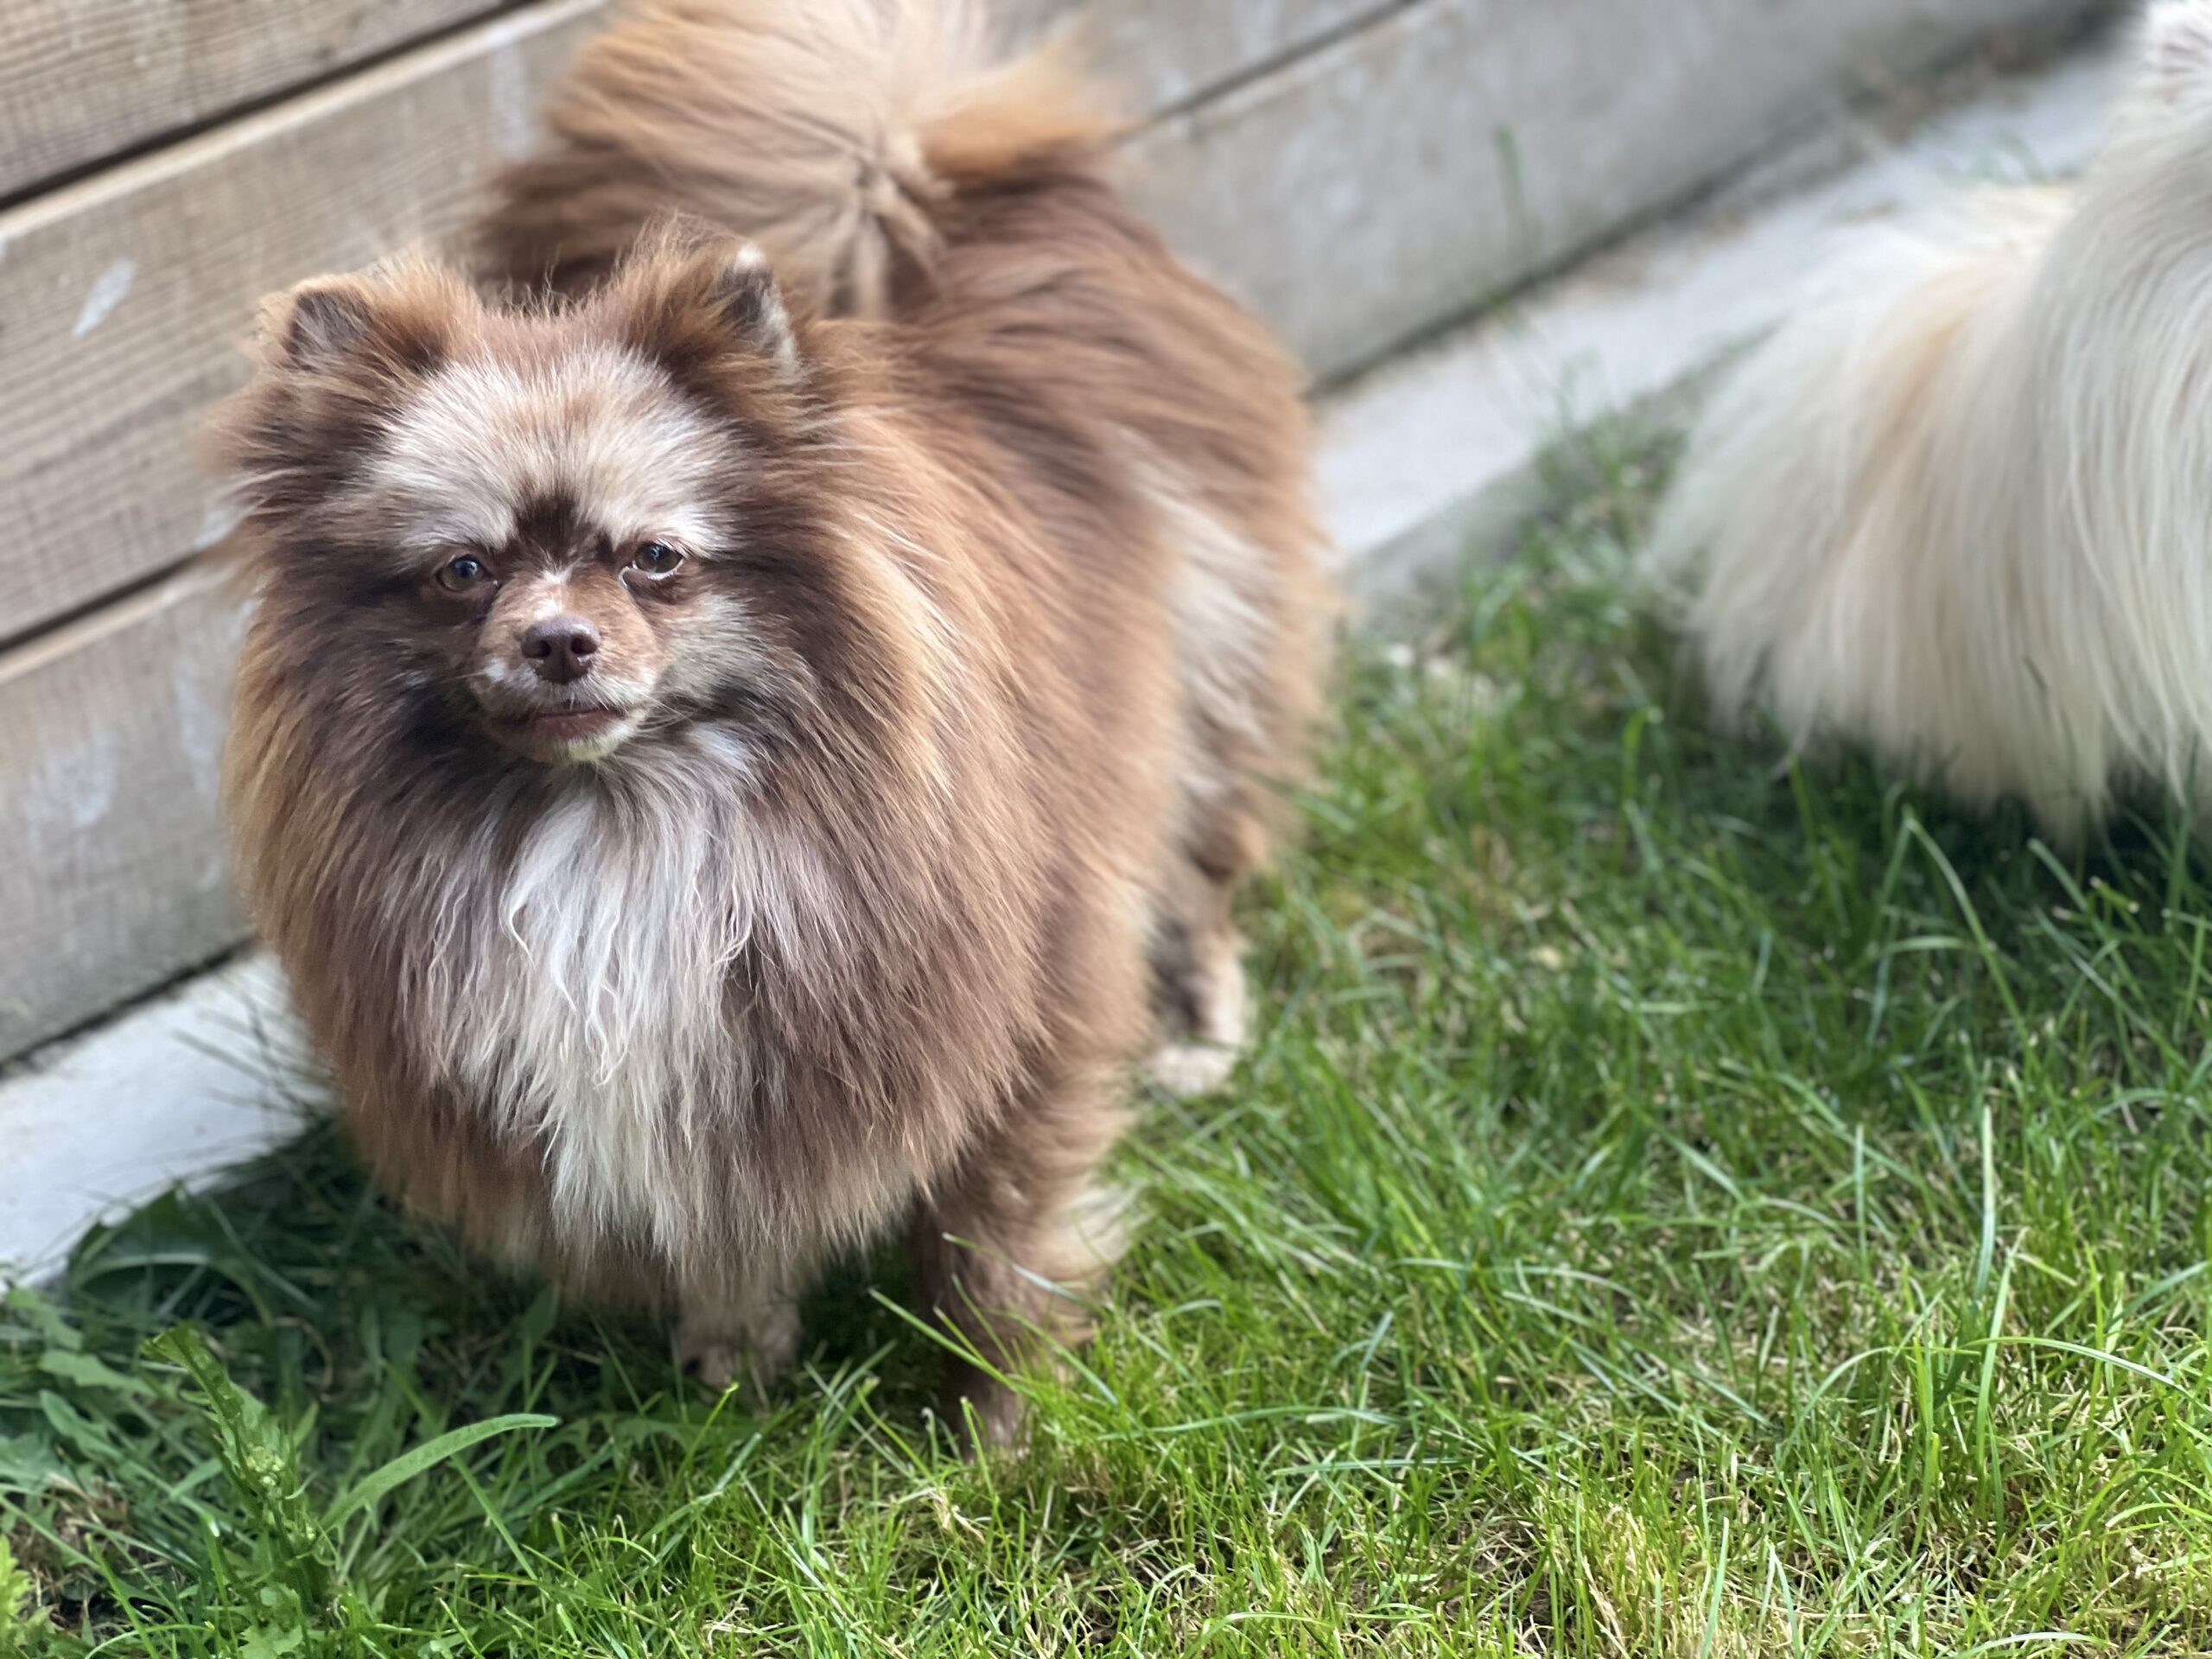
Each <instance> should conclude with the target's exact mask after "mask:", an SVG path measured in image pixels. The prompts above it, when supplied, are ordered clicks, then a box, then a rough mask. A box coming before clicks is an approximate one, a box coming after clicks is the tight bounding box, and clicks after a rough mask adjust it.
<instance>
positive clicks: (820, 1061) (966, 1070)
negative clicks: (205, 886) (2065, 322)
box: [223, 0, 1328, 1440]
mask: <svg viewBox="0 0 2212 1659" xmlns="http://www.w3.org/2000/svg"><path fill="white" fill-rule="evenodd" d="M1085 110H1086V105H1085V102H1084V98H1083V96H1082V93H1081V89H1080V88H1079V87H1077V86H1073V85H1071V83H1070V82H1069V81H1068V80H1067V79H1066V78H1065V76H1064V75H1062V74H1060V73H1057V72H1056V71H1055V69H1054V67H1053V66H1052V63H1051V62H1050V61H1046V60H1020V61H1015V62H1013V63H1010V64H995V63H994V62H992V61H991V60H989V59H988V58H987V57H985V56H983V55H982V53H981V50H980V46H979V39H978V26H977V24H976V18H975V16H974V14H973V10H972V9H971V8H970V7H969V6H967V5H965V4H963V3H961V0H639V3H637V4H635V5H633V6H632V8H631V9H630V10H628V12H627V13H626V15H625V16H622V17H621V18H620V20H619V21H618V22H616V24H615V26H614V28H613V29H612V31H611V32H609V33H608V34H607V35H605V36H603V37H601V39H600V40H598V41H595V42H594V44H593V45H592V46H591V47H590V48H588V49H587V51H586V52H585V54H584V55H583V57H582V60H580V62H579V63H578V65H577V67H576V69H575V73H574V74H573V75H572V76H571V77H570V79H569V81H568V83H567V85H566V86H564V87H563V90H562V91H561V92H559V93H558V94H557V95H556V99H555V100H554V104H553V107H552V109H551V111H550V126H551V128H552V131H553V142H552V143H551V144H550V146H549V147H548V148H547V149H545V150H544V151H543V153H542V154H541V155H540V156H537V158H535V159H534V160H531V161H529V162H525V163H524V164H523V165H521V166H520V167H518V168H516V169H515V170H514V171H513V172H512V173H511V174H510V175H508V176H507V177H506V178H505V180H504V181H502V184H501V186H500V188H499V194H498V198H497V201H496V204H495V206H494V207H493V210H492V212H491V213H489V214H488V216H487V217H486V219H485V221H484V222H483V223H482V225H481V226H480V227H479V228H480V238H479V240H480V246H481V249H482V251H483V256H484V259H485V262H486V267H487V269H486V270H485V271H483V272H481V273H480V277H482V279H483V281H482V284H481V286H480V285H478V284H476V283H471V282H470V281H469V280H468V279H467V278H466V277H463V276H462V275H461V274H460V273H457V272H454V271H451V270H445V269H442V268H441V267H439V266H436V265H435V264H429V263H427V262H424V261H421V260H415V261H403V262H400V263H397V264H393V265H391V266H390V267H387V268H386V269H385V270H382V271H379V272H377V273H372V274H371V275H368V276H364V277H326V278H322V279H320V280H317V281H315V282H311V283H307V284H305V285H304V286H302V287H301V288H299V289H296V290H294V291H293V292H292V293H290V294H289V295H286V296H281V297H280V298H278V299H277V300H276V301H275V302H272V304H271V306H270V309H269V313H268V318H267V327H266V330H265V337H264V341H263V343H262V347H261V353H260V366H259V372H258V373H257V376H256V377H255V378H254V380H253V382H252V384H251V385H249V386H248V387H247V388H246V389H245V391H242V392H241V393H240V394H239V395H238V399H237V401H236V402H235V404H233V406H232V409H231V410H230V411H229V415H228V418H227V420H226V423H225V427H224V438H223V453H224V456H225V459H226V461H227V463H228V465H229V467H231V468H232V471H233V473H234V474H235V475H236V477H237V479H238V487H239V490H240V493H241V495H242V498H243V500H244V503H245V506H246V509H247V512H248V517H247V519H246V523H245V561H246V564H247V569H248V570H249V571H250V573H251V580H252V582H253V586H254V590H255V593H256V594H257V607H256V610H255V613H254V616H253V620H252V623H251V630H250V632H249V634H248V638H247V641H246V645H245V655H244V659H243V662H242V664H241V668H240V674H239V681H238V705H237V716H236V721H235V726H234V729H233V731H232V741H231V748H230V756H229V774H230V777H229V788H230V798H231V805H232V819H233V823H234V827H235V830H236V836H237V840H238V850H239V854H240V864H241V874H242V877H243V881H244V886H245V891H246V893H247V894H248V896H249V899H250V900H251V904H252V906H253V911H254V914H255V917H256V919H257V922H258V923H259V925H260V926H261V929H262V931H263V932H264V936H265V937H266V938H268V940H269V941H270V944H272V945H273V946H274V947H275V949H276V950H277V954H278V955H279V956H280V957H282V959H283V963H284V966H285V968H286V970H287V972H288V973H289V976H290V979H291V982H292V985H293V988H294V991H295V994H296V997H297V1000H298V1001H299V1005H300V1008H301V1012H302V1014H303V1016H304V1017H305V1020H306V1022H307V1024H308V1028H309V1030H310V1032H311V1033H312V1034H313V1035H314V1037H315V1039H316V1042H317V1044H318V1046H319V1047H320V1048H321V1052H322V1053H323V1054H324V1055H325V1056H326V1057H327V1059H328V1060H329V1062H330V1064H331V1066H332V1068H333V1071H334V1073H335V1076H336V1080H337V1084H338V1088H339V1093H340V1099H341V1103H342V1107H343V1116H344V1121H345V1122H346V1127H347V1128H348V1129H349V1130H350V1132H351V1135H352V1138H353V1141H354V1143H355V1145H356V1146H357V1147H359V1149H360V1151H361V1153H362V1155H363V1157H364V1159H365V1161H366V1162H367V1163H368V1165H369V1166H370V1167H371V1169H372V1171H373V1172H374V1173H376V1174H377V1175H378V1176H379V1177H380V1178H381V1179H383V1180H384V1181H385V1183H386V1184H387V1185H389V1186H390V1187H391V1188H392V1189H393V1190H394V1191H395V1192H397V1193H398V1194H399V1195H400V1196H401V1197H402V1198H404V1199H405V1200H406V1201H408V1202H409V1203H410V1204H411V1205H414V1206H415V1207H416V1208H418V1209H420V1210H423V1211H427V1212H429V1213H430V1214H432V1215H434V1216H436V1217H441V1218H442V1219H445V1220H447V1221H448V1222H450V1223H452V1224H454V1226H456V1227H457V1228H458V1229H459V1230H461V1232H462V1233H463V1234H464V1235H465V1236H467V1238H468V1239H469V1240H470V1241H472V1242H473V1243H475V1244H477V1245H479V1246H480V1248H482V1249H486V1251H489V1252H491V1253H493V1254H494V1255H499V1256H501V1257H503V1258H505V1259H507V1260H510V1261H512V1262H517V1263H519V1264H524V1265H527V1266H530V1267H533V1268H539V1269H542V1270H543V1271H545V1272H547V1273H550V1274H552V1275H553V1276H554V1277H555V1278H556V1279H557V1280H558V1281H561V1282H562V1283H563V1284H565V1285H567V1286H569V1287H571V1288H572V1289H574V1290H575V1291H576V1292H578V1293H579V1294H583V1295H586V1296H588V1297H593V1298H600V1299H607V1300H613V1301H615V1302H617V1303H621V1304H627V1305H631V1306H644V1307H653V1308H659V1309H663V1310H665V1311H666V1313H669V1314H670V1315H671V1316H672V1318H673V1319H674V1321H675V1323H676V1331H677V1350H678V1353H679V1355H680V1357H682V1359H683V1361H684V1362H685V1363H686V1364H687V1365H689V1366H690V1367H691V1368H692V1369H694V1370H697V1371H698V1372H700V1373H701V1374H702V1375H703V1376H706V1377H708V1378H709V1380H711V1381H713V1382H715V1383H722V1382H725V1381H728V1380H730V1379H732V1378H733V1377H737V1378H747V1379H750V1380H751V1381H752V1382H753V1383H756V1384H760V1385H765V1384H766V1383H767V1382H768V1381H770V1380H771V1379H772V1377H773V1376H774V1375H775V1373H776V1372H777V1371H778V1370H780V1369H781V1368H782V1367H783V1366H785V1364H787V1363H789V1362H790V1361H791V1358H792V1357H793V1356H794V1354H795V1353H796V1351H797V1349H798V1341H799V1331H798V1315H797V1311H796V1310H797V1304H798V1299H799V1298H800V1297H801V1296H802V1295H803V1294H804V1293H805V1291H806V1290H807V1288H808V1287H809V1286H810V1284H811V1283H812V1282H813V1281H815V1279H816V1278H817V1275H818V1274H819V1273H820V1272H821V1270H822V1268H823V1264H824V1263H825V1262H828V1261H829V1259H830V1258H831V1257H833V1256H835V1255H838V1254H839V1253H841V1252H844V1251H848V1250H849V1249H854V1248H855V1247H860V1246H864V1245H866V1244H867V1243H868V1242H870V1241H872V1240H874V1239H876V1238H878V1237H880V1236H883V1235H885V1234H887V1233H893V1232H901V1231H903V1232H904V1233H905V1234H906V1236H907V1237H908V1238H909V1239H910V1241H911V1248H912V1255H913V1262H914V1270H915V1271H914V1278H915V1283H916V1287H917V1294H918V1296H919V1298H920V1300H921V1301H922V1303H923V1305H924V1306H925V1309H926V1311H927V1312H928V1313H930V1314H931V1315H932V1316H933V1317H935V1318H938V1319H942V1320H944V1322H945V1323H946V1324H947V1325H950V1327H952V1329H953V1330H954V1331H956V1332H957V1333H958V1334H959V1335H960V1337H961V1338H963V1340H964V1342H965V1344H967V1346H968V1348H969V1351H970V1352H971V1355H972V1357H970V1358H969V1359H967V1360H965V1361H963V1363H961V1364H960V1365H958V1366H957V1367H956V1369H955V1373H954V1376H952V1378H951V1379H950V1386H951V1389H952V1392H953V1395H954V1397H955V1401H956V1402H957V1403H958V1404H959V1405H960V1406H961V1407H962V1408H963V1409H966V1410H972V1412H973V1413H974V1416H973V1417H972V1418H971V1419H969V1421H972V1422H973V1423H974V1424H975V1426H976V1428H977V1429H978V1430H979V1431H980V1433H982V1435H984V1436H985V1437H986V1438H987V1439H989V1440H1007V1439H1009V1438H1011V1437H1012V1436H1013V1435H1014V1433H1015V1431H1016V1428H1017V1427H1018V1424H1019V1421H1020V1408H1019V1400H1018V1397H1017V1395H1015V1393H1014V1390H1013V1389H1012V1388H1011V1387H1010V1386H1009V1385H1008V1383H1007V1372H1008V1371H1009V1370H1014V1369H1018V1368H1019V1367H1020V1366H1021V1365H1023V1364H1025V1363H1029V1362H1030V1361H1032V1360H1033V1359H1034V1358H1036V1357H1038V1355H1039V1352H1040V1351H1042V1350H1043V1349H1045V1348H1046V1345H1047V1344H1049V1343H1051V1342H1052V1341H1056V1340H1057V1341H1061V1342H1067V1341H1073V1340H1076V1339H1077V1338H1080V1337H1081V1336H1082V1335H1083V1333H1084V1306H1083V1302H1084V1298H1085V1297H1086V1296H1087V1295H1088V1294H1090V1293H1092V1292H1094V1291H1095V1290H1096V1288H1097V1287H1098V1286H1099V1282H1100V1280H1101V1276H1102V1274H1103V1272H1104V1270H1105V1268H1106V1266H1107V1264H1108V1262H1109V1260H1110V1258H1111V1256H1112V1254H1113V1251H1114V1249H1115V1245H1116V1238H1115V1230H1114V1228H1113V1226H1112V1225H1111V1220H1112V1213H1111V1212H1112V1211H1113V1209H1114V1205H1113V1204H1112V1202H1111V1201H1110V1199H1109V1198H1107V1197H1105V1196H1104V1195H1105V1194H1106V1193H1107V1192H1108V1189H1106V1188H1105V1187H1103V1186H1102V1185H1101V1183H1100V1182H1099V1179H1098V1175H1097V1171H1098V1166H1099V1164H1100V1162H1101V1160H1103V1158H1104V1157H1105V1155H1106V1154H1107V1153H1108V1152H1109V1149H1110V1148H1111V1147H1112V1146H1113V1144H1114V1141H1115V1140H1116V1136H1117V1135H1119V1133H1120V1132H1121V1129H1122V1126H1123V1123H1124V1122H1125V1106H1124V1103H1125V1100H1126V1096H1127V1093H1128V1080H1127V1072H1128V1068H1129V1067H1130V1066H1131V1065H1133V1064H1134V1063H1135V1062H1137V1061H1138V1060H1139V1059H1141V1058H1142V1057H1143V1055H1144V1053H1145V1052H1146V1051H1147V1049H1149V1048H1150V1047H1152V1046H1154V1044H1155V1043H1157V1042H1159V1041H1160V1040H1161V1039H1167V1040H1168V1041H1169V1042H1171V1043H1174V1042H1177V1041H1182V1042H1185V1043H1187V1042H1188V1041H1189V1040H1190V1039H1198V1041H1200V1042H1202V1043H1205V1044H1209V1045H1211V1046H1210V1047H1206V1048H1204V1049H1201V1050H1198V1051H1187V1050H1186V1051H1185V1053H1184V1055H1183V1059H1184V1062H1185V1063H1184V1064H1181V1065H1178V1066H1177V1068H1176V1069H1177V1070H1178V1071H1182V1072H1185V1073H1187V1072H1189V1071H1192V1069H1193V1068H1192V1065H1191V1064H1190V1063H1189V1062H1190V1058H1191V1054H1192V1053H1193V1052H1195V1053H1196V1054H1197V1055H1198V1057H1199V1059H1200V1061H1201V1062H1202V1064H1201V1065H1200V1067H1199V1069H1201V1070H1202V1069H1204V1064H1211V1065H1212V1066H1213V1067H1214V1069H1215V1070H1216V1071H1218V1069H1219V1066H1220V1065H1221V1063H1222V1062H1223V1060H1224V1059H1225V1058H1226V1057H1227V1056H1228V1055H1229V1054H1230V1052H1231V1051H1232V1050H1233V1047H1234V1045H1235V1044H1236V1041H1237V1039H1238V1038H1239V1036H1240V1034H1241V1030H1242V1020H1243V977H1242V975H1241V973H1240V971H1239V969H1238V963H1237V949H1236V933H1235V931H1234V930H1233V928H1232V926H1231V924H1230V897H1231V895H1232V893H1234V891H1235V889H1236V886H1237V884H1238V883H1239V882H1240V881H1241V880H1242V879H1243V877H1244V876H1245V875H1247V874H1249V873H1250V872H1251V871H1252V870H1253V869H1254V868H1255V867H1256V866H1257V865H1258V864H1259V863H1260V862H1261V861H1262V858H1263V857H1264V856H1265V855H1266V852H1267V849H1268V842H1269V839H1270V830H1271V829H1272V827H1273V823H1274V819H1275V817H1276V816H1277V814H1276V812H1275V811H1274V802H1275V799H1276V798H1277V793H1278V791H1276V790H1275V789H1274V784H1276V783H1277V782H1279V781H1280V780H1282V779H1287V778H1289V777H1292V776H1294V775H1295V774H1296V773H1297V772H1298V771H1299V770H1300V766H1301V764H1302V754H1303V748H1304V740H1305V735H1306V724H1307V720H1308V716H1309V715H1310V713H1311V712H1312V710H1313V706H1314V702H1315V691H1316V686H1317V683H1318V678H1319V673H1320V667H1321V658H1322V646H1323V644H1324V641H1325V633H1326V626H1325V620H1326V617H1327V614H1328V607H1327V606H1326V604H1325V601H1324V597H1323V584H1322V582H1321V580H1320V577H1319V556H1320V553H1321V535H1320V531H1319V528H1318V526H1317V525H1316V524H1315V521H1314V518H1313V514H1312V512H1311V511H1310V510H1309V506H1308V494H1307V448H1308V444H1307V423H1306V415H1305V411H1304V410H1303V408H1302V406H1301V404H1300V398H1299V381H1298V376H1297V374H1296V372H1295V371H1294V367H1293V366H1292V365H1291V363H1290V362H1289V360H1288V359H1287V357H1286V356H1285V355H1284V354H1283V353H1282V352H1281V350H1280V349H1279V348H1278V347H1277V346H1275V344H1274V341H1273V340H1271V339H1270V338H1269V337H1268V334H1267V333H1266V332H1265V331H1264V330H1263V329H1262V328H1261V327H1259V326H1258V325H1257V324H1256V323H1255V322H1253V321H1251V320H1250V319H1249V318H1248V317H1246V316H1245V315H1243V314H1242V313H1241V312H1239V311H1238V310H1237V309H1236V308H1235V307H1234V306H1232V305H1231V304H1230V303H1229V302H1227V301H1226V300H1224V298H1223V297H1222V296H1220V295H1218V294H1217V293H1216V292H1215V291H1214V290H1213V289H1211V288H1209V287H1207V286H1206V285H1205V283H1202V282H1200V281H1199V280H1198V278H1197V277H1193V276H1192V274H1191V273H1190V272H1189V271H1187V270H1185V269H1184V268H1183V267H1182V266H1181V265H1180V264H1178V263H1177V262H1176V261H1175V260H1174V259H1173V257H1171V256H1170V254H1169V253H1168V252H1167V251H1166V248H1165V247H1163V246H1162V245H1161V244H1160V240H1159V238H1157V237H1156V236H1155V235H1154V233H1153V232H1152V231H1151V230H1150V229H1149V228H1148V227H1147V226H1145V225H1144V224H1142V223H1141V221H1140V220H1139V219H1137V218H1136V217H1135V215H1134V214H1133V213H1131V212H1130V211H1129V209H1128V207H1127V206H1126V205H1125V204H1124V203H1123V202H1122V200H1121V198H1120V197H1119V196H1118V195H1117V194H1116V192H1115V191H1114V189H1113V188H1112V187H1111V185H1110V184H1109V182H1108V181H1107V179H1106V176H1105V171H1104V168H1105V151H1106V148H1107V144H1108V140H1109V136H1110V135H1109V129H1108V128H1107V127H1106V126H1105V125H1104V124H1102V123H1101V122H1099V121H1097V120H1096V119H1095V118H1092V117H1091V116H1090V115H1089V114H1087V113H1086V112H1085ZM672 214H673V215H681V216H683V219H685V220H687V221H688V226H689V228H686V229H683V230H673V231H672V230H671V229H669V228H668V226H667V224H666V221H667V220H668V219H669V218H670V216H671V215H672ZM741 238H750V239H749V240H745V239H741Z"/></svg>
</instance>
